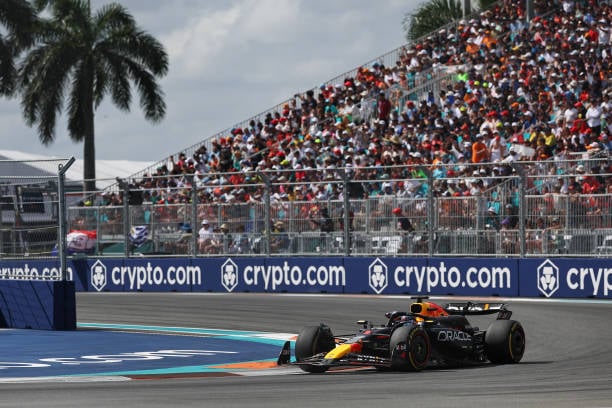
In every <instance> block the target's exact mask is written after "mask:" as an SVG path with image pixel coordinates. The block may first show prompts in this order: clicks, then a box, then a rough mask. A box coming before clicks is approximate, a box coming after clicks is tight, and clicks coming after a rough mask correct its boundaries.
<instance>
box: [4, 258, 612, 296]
mask: <svg viewBox="0 0 612 408" xmlns="http://www.w3.org/2000/svg"><path fill="white" fill-rule="evenodd" d="M59 276H60V273H59V262H58V261H51V262H50V261H47V260H46V261H37V260H22V261H3V262H2V263H1V264H0V279H39V280H56V279H58V278H59ZM68 279H69V280H74V281H75V286H76V289H77V291H90V292H96V291H97V292H106V291H110V292H130V291H181V292H208V291H211V292H268V293H321V292H322V293H370V294H381V295H384V294H431V295H457V296H511V297H514V296H523V297H546V298H564V297H567V298H577V297H579V298H586V297H592V298H611V297H612V263H611V262H610V260H609V259H574V258H548V259H546V258H533V259H496V258H407V257H406V258H400V257H396V258H361V257H359V258H357V257H325V258H308V257H304V258H281V257H278V258H276V257H275V258H173V259H159V258H138V259H119V258H112V259H109V258H99V259H98V258H88V259H74V260H69V262H68Z"/></svg>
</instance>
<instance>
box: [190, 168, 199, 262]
mask: <svg viewBox="0 0 612 408" xmlns="http://www.w3.org/2000/svg"><path fill="white" fill-rule="evenodd" d="M191 224H192V225H193V226H192V228H191V251H190V252H191V256H196V254H197V253H198V189H197V187H196V181H195V177H194V179H193V182H192V183H191Z"/></svg>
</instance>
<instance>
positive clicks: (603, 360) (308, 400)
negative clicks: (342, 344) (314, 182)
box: [0, 293, 612, 408]
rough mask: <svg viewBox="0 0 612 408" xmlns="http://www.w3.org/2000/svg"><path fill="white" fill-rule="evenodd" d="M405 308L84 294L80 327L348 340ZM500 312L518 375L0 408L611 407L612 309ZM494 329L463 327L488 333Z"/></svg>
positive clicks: (350, 381)
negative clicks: (515, 350) (523, 341)
mask: <svg viewBox="0 0 612 408" xmlns="http://www.w3.org/2000/svg"><path fill="white" fill-rule="evenodd" d="M434 301H435V298H434ZM444 301H445V300H440V303H443V302H444ZM409 303H410V299H409V298H408V297H399V296H394V297H386V296H351V295H340V296H336V295H325V296H312V295H266V294H247V293H242V294H241V293H232V294H212V293H205V294H179V293H167V294H159V293H130V294H114V293H81V294H78V295H77V318H78V320H79V322H99V323H116V324H145V325H146V324H150V325H157V326H174V327H177V326H179V327H199V328H217V329H232V330H255V331H269V332H283V333H298V332H299V330H300V329H301V328H302V327H303V326H305V325H312V324H318V323H319V322H325V323H327V324H329V325H330V327H331V328H332V329H333V331H334V333H336V334H344V333H350V332H353V331H355V329H356V328H357V326H356V324H355V323H354V322H355V321H356V320H358V319H367V320H371V321H373V322H376V323H382V322H383V321H384V320H385V319H384V313H385V312H386V311H391V310H407V309H408V306H409ZM508 303H510V305H511V307H510V308H511V310H513V311H514V315H513V318H514V319H516V320H519V321H520V322H521V323H522V324H523V327H524V328H525V331H526V334H527V349H526V352H525V355H524V357H523V360H522V362H521V363H520V364H516V365H505V366H493V365H483V366H479V367H474V368H457V369H435V370H425V371H423V372H420V373H394V372H376V371H374V370H369V369H367V370H359V371H344V372H335V373H329V372H328V373H325V374H319V375H313V374H301V372H300V371H299V369H294V367H291V369H289V370H288V369H286V368H283V369H278V370H277V369H272V370H269V373H266V374H265V375H258V376H246V377H242V376H241V377H238V376H228V377H205V378H202V377H199V378H181V379H175V378H173V379H168V378H159V379H153V380H132V381H121V382H116V381H99V382H36V383H12V384H0V396H1V398H0V407H119V406H121V407H168V406H176V407H196V406H197V407H207V406H211V407H212V406H214V407H244V406H248V407H262V408H263V407H296V408H299V407H316V406H325V407H349V406H350V407H356V406H372V405H375V406H380V407H400V406H401V407H411V406H414V407H611V406H612V302H610V301H582V302H574V301H545V300H542V299H537V300H530V301H526V302H523V301H520V300H508ZM490 319H491V317H490V316H489V317H478V318H476V319H470V320H471V321H472V322H473V324H475V325H481V326H483V327H486V324H487V322H488V321H489V320H490ZM481 321H482V323H481Z"/></svg>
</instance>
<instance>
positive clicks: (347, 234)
mask: <svg viewBox="0 0 612 408" xmlns="http://www.w3.org/2000/svg"><path fill="white" fill-rule="evenodd" d="M342 192H343V194H342V198H343V200H344V203H343V205H344V211H343V212H342V217H343V218H344V220H343V223H344V231H342V232H343V234H344V238H343V240H344V255H346V256H349V255H350V254H351V238H352V237H351V231H350V229H351V228H350V225H349V222H350V216H351V214H350V212H351V207H350V206H351V203H350V201H349V196H348V172H347V171H346V168H344V170H343V171H342Z"/></svg>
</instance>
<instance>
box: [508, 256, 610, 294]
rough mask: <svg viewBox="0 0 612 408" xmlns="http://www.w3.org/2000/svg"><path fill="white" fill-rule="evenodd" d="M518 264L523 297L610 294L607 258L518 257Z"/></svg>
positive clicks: (608, 261) (608, 260)
mask: <svg viewBox="0 0 612 408" xmlns="http://www.w3.org/2000/svg"><path fill="white" fill-rule="evenodd" d="M519 267H520V270H521V277H520V278H521V279H520V281H521V286H520V295H521V296H523V297H537V296H540V297H542V296H543V297H547V298H604V299H610V298H612V262H611V261H610V259H589V258H549V259H544V258H534V259H521V260H519Z"/></svg>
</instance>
